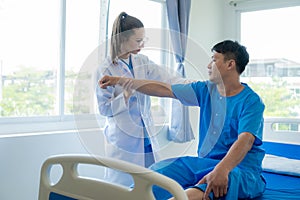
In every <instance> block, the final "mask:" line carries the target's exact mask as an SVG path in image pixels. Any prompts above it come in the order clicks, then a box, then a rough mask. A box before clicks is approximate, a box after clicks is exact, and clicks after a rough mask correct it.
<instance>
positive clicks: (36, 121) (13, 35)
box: [0, 0, 166, 134]
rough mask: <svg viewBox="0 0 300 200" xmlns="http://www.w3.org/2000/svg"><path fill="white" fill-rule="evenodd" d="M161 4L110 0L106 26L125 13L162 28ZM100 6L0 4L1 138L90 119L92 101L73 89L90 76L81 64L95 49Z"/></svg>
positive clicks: (34, 1) (81, 2) (18, 0)
mask: <svg viewBox="0 0 300 200" xmlns="http://www.w3.org/2000/svg"><path fill="white" fill-rule="evenodd" d="M163 2H164V1H163V0H162V1H158V0H157V1H152V0H127V1H124V0H111V1H110V6H111V9H110V12H109V13H110V16H109V20H110V21H109V23H108V25H109V26H111V25H112V20H113V19H114V18H115V16H116V15H117V13H119V12H121V11H126V12H128V13H130V14H132V15H134V16H137V17H139V18H140V19H141V20H142V21H143V23H144V25H145V27H147V28H161V27H162V26H164V23H165V21H164V20H162V19H166V16H162V13H163V12H162V10H163V8H164V3H163ZM100 4H101V3H100V0H89V1H85V0H77V1H71V0H53V1H39V0H26V1H23V0H9V1H8V0H7V1H6V0H5V1H0V27H1V33H0V35H1V37H0V44H1V45H0V124H1V131H0V134H2V133H4V134H9V133H21V132H22V133H23V132H35V131H53V130H69V129H73V128H76V126H75V125H74V114H84V115H83V118H84V119H85V120H89V119H92V120H93V119H94V113H97V112H98V111H97V108H96V105H95V104H94V103H95V101H93V102H92V103H90V102H89V101H90V99H91V97H87V98H84V96H76V95H77V94H76V89H75V87H76V86H75V85H76V82H77V81H78V79H81V78H83V80H89V79H90V78H91V77H90V76H91V74H86V73H85V72H83V71H82V66H83V65H84V63H85V62H86V60H87V58H89V56H91V54H93V53H94V51H95V50H96V49H97V47H98V45H99V41H100V28H99V23H100V20H101V19H100V10H101V8H100V6H101V5H100ZM112 8H113V9H112ZM137 8H138V9H137ZM153 13H155V14H153ZM146 14H147V15H146ZM109 29H110V30H109V31H108V33H109V36H110V31H111V27H109ZM145 51H147V53H145V54H147V55H148V56H149V57H150V58H151V59H153V60H154V61H155V62H157V63H158V64H162V63H164V61H163V60H164V59H163V56H162V53H161V52H160V51H155V50H151V49H148V50H145ZM77 84H78V83H77ZM90 95H91V96H92V95H94V94H90ZM156 102H159V100H156ZM89 115H90V116H91V117H89ZM97 117H99V116H97ZM16 124H18V126H16ZM85 124H86V126H88V127H90V126H97V125H95V123H94V122H92V123H90V122H89V123H85Z"/></svg>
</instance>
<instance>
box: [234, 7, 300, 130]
mask: <svg viewBox="0 0 300 200" xmlns="http://www.w3.org/2000/svg"><path fill="white" fill-rule="evenodd" d="M240 17H241V19H240V23H241V30H240V36H241V43H242V44H244V45H245V46H246V47H247V49H248V51H249V54H250V59H251V60H250V63H249V65H248V66H247V68H246V69H247V73H245V74H244V75H243V76H242V79H241V80H242V81H245V82H247V83H248V84H249V85H251V86H252V87H253V88H254V90H255V91H257V93H259V95H260V96H261V97H262V99H263V101H264V103H265V105H266V109H265V118H266V119H268V118H285V119H294V120H292V121H291V122H289V121H288V120H284V121H285V122H284V123H276V124H275V125H274V126H273V127H272V129H273V130H274V131H298V132H299V131H300V130H299V127H300V126H299V124H300V123H299V121H296V120H295V119H297V118H300V104H299V102H300V98H299V96H298V95H296V92H295V91H298V90H299V89H300V77H299V73H298V69H299V68H300V57H299V52H300V38H299V34H300V28H299V26H295V24H297V22H298V19H299V18H300V5H299V6H293V7H283V8H272V9H267V10H255V11H252V10H251V11H247V10H243V11H242V12H241V15H240Z"/></svg>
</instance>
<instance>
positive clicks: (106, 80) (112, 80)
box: [98, 75, 121, 89]
mask: <svg viewBox="0 0 300 200" xmlns="http://www.w3.org/2000/svg"><path fill="white" fill-rule="evenodd" d="M120 79H121V77H118V76H107V75H105V76H103V77H102V78H101V79H100V80H99V81H98V84H99V86H100V88H102V89H106V88H107V87H108V86H115V85H117V84H120Z"/></svg>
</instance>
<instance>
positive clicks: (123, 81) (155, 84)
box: [98, 76, 175, 98]
mask: <svg viewBox="0 0 300 200" xmlns="http://www.w3.org/2000/svg"><path fill="white" fill-rule="evenodd" d="M98 83H99V86H100V87H101V88H106V87H108V86H115V85H121V86H122V87H125V88H127V89H128V88H131V89H134V90H137V91H138V92H141V93H144V94H147V95H150V96H157V97H170V98H175V96H174V95H173V92H172V89H171V85H169V84H166V83H162V82H159V81H152V80H140V79H132V78H125V77H118V76H103V77H102V78H101V79H100V80H99V82H98Z"/></svg>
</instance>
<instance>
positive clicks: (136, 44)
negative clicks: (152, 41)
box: [122, 28, 146, 56]
mask: <svg viewBox="0 0 300 200" xmlns="http://www.w3.org/2000/svg"><path fill="white" fill-rule="evenodd" d="M132 32H133V34H132V35H131V36H129V38H128V39H127V40H126V41H125V42H123V44H122V52H124V54H128V56H129V54H131V53H133V54H137V53H139V52H140V51H141V49H142V48H144V44H145V42H146V38H145V29H144V28H137V29H133V30H132Z"/></svg>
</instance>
